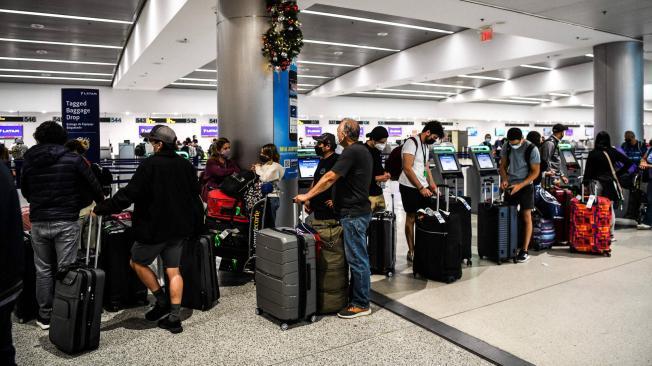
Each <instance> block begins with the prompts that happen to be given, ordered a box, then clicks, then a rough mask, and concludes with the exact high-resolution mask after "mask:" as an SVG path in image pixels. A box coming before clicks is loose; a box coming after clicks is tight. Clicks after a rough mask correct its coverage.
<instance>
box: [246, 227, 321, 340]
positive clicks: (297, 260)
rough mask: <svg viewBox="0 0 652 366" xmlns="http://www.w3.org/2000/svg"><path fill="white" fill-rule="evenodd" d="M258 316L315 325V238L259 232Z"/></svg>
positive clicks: (283, 326)
mask: <svg viewBox="0 0 652 366" xmlns="http://www.w3.org/2000/svg"><path fill="white" fill-rule="evenodd" d="M256 235H257V240H256V303H257V308H256V314H258V315H262V314H263V313H267V314H269V315H271V316H273V317H274V318H276V319H278V320H280V321H281V329H282V330H286V329H287V328H288V323H289V322H297V321H301V320H303V319H305V320H308V321H311V322H314V321H315V320H316V315H315V314H316V313H317V274H316V268H317V265H316V255H315V254H316V253H315V239H314V237H313V236H312V234H297V232H296V230H295V229H291V228H275V229H270V228H267V229H262V230H260V231H258V232H257V233H256Z"/></svg>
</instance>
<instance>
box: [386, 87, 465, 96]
mask: <svg viewBox="0 0 652 366" xmlns="http://www.w3.org/2000/svg"><path fill="white" fill-rule="evenodd" d="M376 90H380V91H389V92H401V93H417V94H419V93H421V94H441V95H455V93H451V92H438V91H429V90H412V89H384V88H381V89H376Z"/></svg>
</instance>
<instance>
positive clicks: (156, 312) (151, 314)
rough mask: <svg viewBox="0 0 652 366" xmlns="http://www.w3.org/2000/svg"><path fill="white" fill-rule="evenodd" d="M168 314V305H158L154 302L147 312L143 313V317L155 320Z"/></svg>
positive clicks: (151, 320)
mask: <svg viewBox="0 0 652 366" xmlns="http://www.w3.org/2000/svg"><path fill="white" fill-rule="evenodd" d="M168 314H170V306H160V305H159V304H158V303H156V304H155V305H154V306H153V307H152V308H151V309H150V310H149V311H148V312H146V313H145V319H147V320H149V321H150V322H155V321H157V320H159V319H161V318H162V317H164V316H166V315H168Z"/></svg>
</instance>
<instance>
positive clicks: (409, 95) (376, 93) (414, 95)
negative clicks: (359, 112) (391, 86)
mask: <svg viewBox="0 0 652 366" xmlns="http://www.w3.org/2000/svg"><path fill="white" fill-rule="evenodd" d="M355 94H365V95H388V96H397V97H412V98H415V97H418V98H436V99H444V98H446V97H445V96H443V95H428V94H406V93H381V92H355Z"/></svg>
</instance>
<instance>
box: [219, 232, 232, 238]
mask: <svg viewBox="0 0 652 366" xmlns="http://www.w3.org/2000/svg"><path fill="white" fill-rule="evenodd" d="M229 235H231V232H230V231H229V230H224V231H222V232H221V233H220V235H219V236H220V239H222V240H224V239H226V238H228V237H229Z"/></svg>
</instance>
